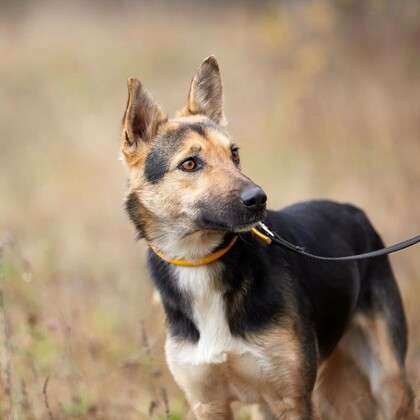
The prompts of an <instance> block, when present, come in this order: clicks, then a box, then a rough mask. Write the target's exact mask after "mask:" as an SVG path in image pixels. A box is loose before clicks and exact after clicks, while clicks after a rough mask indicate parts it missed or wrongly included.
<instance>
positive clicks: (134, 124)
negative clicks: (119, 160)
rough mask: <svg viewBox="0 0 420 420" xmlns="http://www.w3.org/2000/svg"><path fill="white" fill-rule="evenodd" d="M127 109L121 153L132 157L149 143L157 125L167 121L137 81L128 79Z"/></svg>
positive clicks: (156, 129) (157, 127)
mask: <svg viewBox="0 0 420 420" xmlns="http://www.w3.org/2000/svg"><path fill="white" fill-rule="evenodd" d="M127 84H128V100H127V108H126V110H125V114H124V118H123V132H122V140H121V149H122V152H123V153H124V154H126V155H132V154H133V153H136V152H137V151H138V149H139V148H141V146H142V144H143V143H149V142H150V141H151V140H152V139H153V137H154V136H155V135H156V133H157V131H158V129H159V125H160V124H162V123H163V122H164V121H166V120H167V118H166V117H165V115H164V114H163V112H162V111H161V109H160V108H159V106H158V105H157V104H156V103H155V101H154V100H153V98H152V97H151V96H150V95H149V94H148V93H147V91H146V90H145V89H144V88H143V86H142V84H141V83H140V81H139V80H138V79H133V78H130V79H128V82H127Z"/></svg>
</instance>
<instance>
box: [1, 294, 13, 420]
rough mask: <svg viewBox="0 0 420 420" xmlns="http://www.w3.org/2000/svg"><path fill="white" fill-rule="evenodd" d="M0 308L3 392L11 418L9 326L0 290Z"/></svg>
mask: <svg viewBox="0 0 420 420" xmlns="http://www.w3.org/2000/svg"><path fill="white" fill-rule="evenodd" d="M0 310H1V316H2V323H3V336H4V350H5V351H4V357H5V366H4V376H5V393H6V395H7V397H8V400H9V406H8V413H7V418H9V419H11V420H13V419H14V418H15V415H14V404H13V383H12V349H11V344H10V342H11V338H10V326H9V320H8V318H7V314H6V308H5V305H4V296H3V292H1V291H0Z"/></svg>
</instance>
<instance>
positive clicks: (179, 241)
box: [152, 230, 225, 259]
mask: <svg viewBox="0 0 420 420" xmlns="http://www.w3.org/2000/svg"><path fill="white" fill-rule="evenodd" d="M224 236H225V233H224V232H222V231H211V230H199V231H196V232H193V233H188V234H181V233H180V232H179V231H177V230H166V231H165V232H162V233H161V234H160V235H159V236H158V237H157V238H156V239H154V240H153V241H152V245H153V246H154V247H156V248H157V249H159V250H160V251H161V252H162V253H163V254H164V255H165V256H166V257H168V258H172V259H198V258H203V257H205V256H207V255H208V254H209V253H211V252H212V251H213V250H214V249H215V248H217V247H218V246H219V245H220V244H221V243H222V242H223V238H224Z"/></svg>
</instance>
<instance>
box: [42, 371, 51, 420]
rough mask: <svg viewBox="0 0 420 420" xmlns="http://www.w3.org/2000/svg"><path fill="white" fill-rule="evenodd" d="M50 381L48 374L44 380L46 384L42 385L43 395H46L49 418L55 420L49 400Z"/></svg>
mask: <svg viewBox="0 0 420 420" xmlns="http://www.w3.org/2000/svg"><path fill="white" fill-rule="evenodd" d="M49 381H50V377H49V376H47V377H46V378H45V381H44V386H43V387H42V395H43V396H44V405H45V408H46V410H47V414H48V418H49V420H54V416H53V413H52V411H51V406H50V402H49V400H48V383H49Z"/></svg>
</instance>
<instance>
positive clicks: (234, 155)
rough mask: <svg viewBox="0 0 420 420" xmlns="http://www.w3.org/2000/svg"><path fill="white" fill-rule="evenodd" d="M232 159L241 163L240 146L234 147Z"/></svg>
mask: <svg viewBox="0 0 420 420" xmlns="http://www.w3.org/2000/svg"><path fill="white" fill-rule="evenodd" d="M232 160H233V161H234V162H235V163H236V164H239V162H240V158H239V148H238V147H232Z"/></svg>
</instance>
